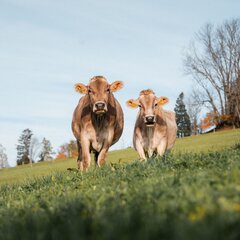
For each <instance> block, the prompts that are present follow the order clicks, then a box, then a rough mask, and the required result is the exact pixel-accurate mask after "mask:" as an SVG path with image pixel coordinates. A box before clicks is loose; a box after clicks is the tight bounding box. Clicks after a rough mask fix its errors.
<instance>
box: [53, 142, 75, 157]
mask: <svg viewBox="0 0 240 240" xmlns="http://www.w3.org/2000/svg"><path fill="white" fill-rule="evenodd" d="M76 156H78V150H77V143H76V141H74V140H70V142H69V143H64V144H62V145H61V146H60V148H59V150H58V155H57V158H67V157H68V158H69V157H76Z"/></svg>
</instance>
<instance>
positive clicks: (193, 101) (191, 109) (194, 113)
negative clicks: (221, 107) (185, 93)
mask: <svg viewBox="0 0 240 240" xmlns="http://www.w3.org/2000/svg"><path fill="white" fill-rule="evenodd" d="M202 105H203V104H202V102H201V101H200V100H199V92H197V91H196V90H194V89H193V90H192V93H191V94H190V96H189V97H188V98H187V101H186V107H187V112H188V115H189V118H190V122H191V132H192V134H193V135H197V134H198V122H199V114H200V112H201V109H202Z"/></svg>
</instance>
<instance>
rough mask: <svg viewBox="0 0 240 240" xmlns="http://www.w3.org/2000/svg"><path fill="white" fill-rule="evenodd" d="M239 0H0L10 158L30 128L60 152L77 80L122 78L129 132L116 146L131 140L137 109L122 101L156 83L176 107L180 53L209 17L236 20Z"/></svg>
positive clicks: (0, 68)
mask: <svg viewBox="0 0 240 240" xmlns="http://www.w3.org/2000/svg"><path fill="white" fill-rule="evenodd" d="M239 9H240V2H239V1H238V0H212V1H209V0H202V1H191V0H182V1H177V0H172V1H171V0H168V1H167V0H165V1H164V0H155V1H154V0H145V1H141V0H123V1H114V0H111V1H110V0H101V1H100V0H99V1H97V0H88V1H87V0H86V1H82V0H78V1H74V0H68V1H67V0H35V1H34V0H22V1H17V0H6V1H4V0H0V83H1V93H0V143H1V144H2V145H3V146H4V147H5V148H6V149H7V154H8V160H9V163H10V164H11V165H12V166H13V165H15V163H16V144H17V139H18V137H19V135H20V134H21V132H22V130H23V129H25V128H30V129H31V130H32V131H33V133H34V134H35V135H36V137H38V138H39V140H41V138H43V137H46V138H47V139H49V140H51V142H52V145H53V146H54V148H55V149H57V148H58V147H59V146H60V145H61V144H62V143H64V142H67V141H69V140H70V139H73V135H72V132H71V118H72V112H73V110H74V108H75V106H76V104H77V102H78V99H79V97H80V96H79V95H78V94H77V93H75V92H74V90H73V85H74V83H76V82H82V83H85V84H87V83H88V81H89V79H90V78H91V77H92V76H94V75H104V76H105V77H107V79H108V80H109V82H113V81H115V80H122V81H124V83H125V87H124V88H123V89H122V90H121V91H119V92H117V93H116V94H115V96H116V98H117V99H119V101H120V102H121V104H122V106H123V110H124V113H125V129H124V133H123V136H122V138H121V139H120V141H119V142H118V143H117V144H116V145H115V147H114V148H120V147H122V146H123V145H124V146H125V147H126V146H129V145H131V143H132V132H133V126H134V122H135V118H136V113H137V111H136V110H132V109H127V108H126V107H125V102H126V100H128V99H129V98H137V96H138V94H139V91H140V90H142V89H146V88H152V89H153V90H154V91H155V92H156V94H157V95H159V96H160V95H164V96H167V97H169V98H170V103H169V104H168V105H167V106H166V107H165V108H166V109H173V108H174V104H175V101H176V98H177V96H178V95H179V93H180V92H181V91H184V92H185V95H187V94H188V92H189V90H190V89H191V86H192V83H191V80H190V79H189V78H188V77H186V76H184V74H183V66H182V52H183V51H184V49H185V48H187V46H188V45H189V42H190V40H191V39H192V38H193V36H194V33H195V32H197V31H198V30H199V29H200V28H201V27H202V26H203V25H204V24H205V23H206V22H212V23H214V24H221V23H222V22H223V21H224V20H228V19H231V18H236V17H239Z"/></svg>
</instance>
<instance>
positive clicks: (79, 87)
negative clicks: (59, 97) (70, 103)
mask: <svg viewBox="0 0 240 240" xmlns="http://www.w3.org/2000/svg"><path fill="white" fill-rule="evenodd" d="M74 88H75V91H76V92H79V93H81V94H87V92H88V87H87V86H85V85H84V84H82V83H77V84H75V85H74Z"/></svg>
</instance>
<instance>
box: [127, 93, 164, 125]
mask: <svg viewBox="0 0 240 240" xmlns="http://www.w3.org/2000/svg"><path fill="white" fill-rule="evenodd" d="M166 103H168V98H167V97H159V98H158V97H156V96H155V94H154V92H153V91H152V90H150V89H147V90H143V91H141V92H140V96H139V98H138V99H130V100H128V101H127V106H128V107H130V108H137V107H139V108H140V115H141V117H143V121H144V123H145V124H146V126H147V127H153V126H154V124H155V122H156V113H157V110H158V108H159V106H161V105H164V104H166Z"/></svg>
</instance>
